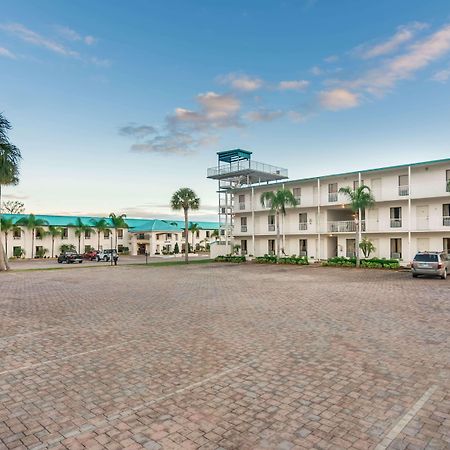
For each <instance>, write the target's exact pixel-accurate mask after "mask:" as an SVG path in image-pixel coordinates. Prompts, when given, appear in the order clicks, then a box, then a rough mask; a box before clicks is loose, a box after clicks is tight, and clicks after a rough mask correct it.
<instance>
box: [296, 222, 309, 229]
mask: <svg viewBox="0 0 450 450" xmlns="http://www.w3.org/2000/svg"><path fill="white" fill-rule="evenodd" d="M298 229H299V230H307V229H308V223H307V222H300V223H299V224H298Z"/></svg>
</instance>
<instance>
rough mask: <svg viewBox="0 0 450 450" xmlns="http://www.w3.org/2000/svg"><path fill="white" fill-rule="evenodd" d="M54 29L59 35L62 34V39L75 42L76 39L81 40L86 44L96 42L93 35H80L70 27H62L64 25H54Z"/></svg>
mask: <svg viewBox="0 0 450 450" xmlns="http://www.w3.org/2000/svg"><path fill="white" fill-rule="evenodd" d="M55 29H56V31H57V32H58V34H59V35H60V36H62V37H63V38H64V39H67V40H68V41H72V42H76V41H83V42H84V43H85V44H86V45H92V44H95V42H97V39H96V38H95V37H94V36H90V35H87V36H82V35H81V34H80V33H78V32H76V31H75V30H72V28H69V27H64V26H60V25H58V26H56V27H55Z"/></svg>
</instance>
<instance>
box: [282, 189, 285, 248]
mask: <svg viewBox="0 0 450 450" xmlns="http://www.w3.org/2000/svg"><path fill="white" fill-rule="evenodd" d="M282 189H283V190H284V183H283V184H282ZM281 230H282V237H281V239H282V242H283V245H282V249H283V250H284V251H285V252H286V234H285V232H284V214H282V216H281Z"/></svg>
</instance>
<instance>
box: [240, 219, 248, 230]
mask: <svg viewBox="0 0 450 450" xmlns="http://www.w3.org/2000/svg"><path fill="white" fill-rule="evenodd" d="M241 232H243V233H246V232H247V217H241Z"/></svg>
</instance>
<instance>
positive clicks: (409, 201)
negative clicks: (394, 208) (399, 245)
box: [408, 166, 413, 264]
mask: <svg viewBox="0 0 450 450" xmlns="http://www.w3.org/2000/svg"><path fill="white" fill-rule="evenodd" d="M411 241H412V239H411V166H408V264H409V262H410V261H411V259H412V258H413V256H412V252H411Z"/></svg>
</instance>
